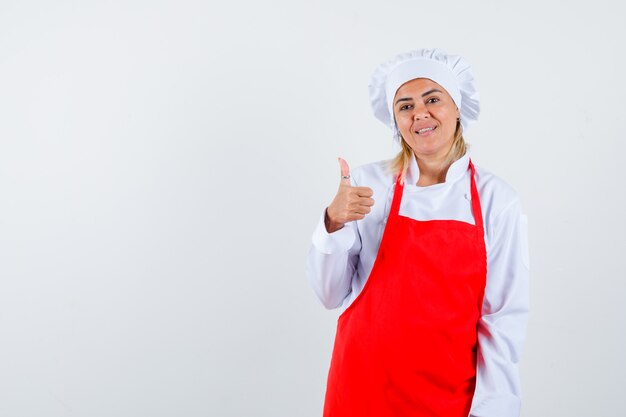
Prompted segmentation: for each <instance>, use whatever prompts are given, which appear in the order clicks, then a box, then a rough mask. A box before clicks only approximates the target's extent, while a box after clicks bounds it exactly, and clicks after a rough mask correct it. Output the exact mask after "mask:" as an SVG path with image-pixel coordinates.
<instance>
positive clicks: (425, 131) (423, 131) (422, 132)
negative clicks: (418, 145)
mask: <svg viewBox="0 0 626 417" xmlns="http://www.w3.org/2000/svg"><path fill="white" fill-rule="evenodd" d="M435 129H437V126H435V127H425V128H423V129H420V130H417V131H416V132H415V133H417V134H418V135H427V134H429V133H430V132H432V131H434V130H435Z"/></svg>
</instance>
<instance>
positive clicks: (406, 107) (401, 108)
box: [399, 104, 413, 111]
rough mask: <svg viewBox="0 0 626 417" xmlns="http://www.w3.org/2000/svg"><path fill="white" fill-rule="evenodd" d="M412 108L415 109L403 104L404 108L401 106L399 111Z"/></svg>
mask: <svg viewBox="0 0 626 417" xmlns="http://www.w3.org/2000/svg"><path fill="white" fill-rule="evenodd" d="M411 107H413V106H412V105H411V104H403V105H402V106H400V108H399V110H400V111H403V110H408V109H410V108H411Z"/></svg>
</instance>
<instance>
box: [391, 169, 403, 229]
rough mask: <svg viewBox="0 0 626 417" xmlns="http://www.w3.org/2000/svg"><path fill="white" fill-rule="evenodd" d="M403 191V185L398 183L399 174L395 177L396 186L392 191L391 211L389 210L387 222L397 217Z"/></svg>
mask: <svg viewBox="0 0 626 417" xmlns="http://www.w3.org/2000/svg"><path fill="white" fill-rule="evenodd" d="M403 191H404V183H403V182H401V181H400V174H398V176H397V177H396V185H395V187H394V189H393V200H392V202H391V210H389V220H390V219H392V218H395V217H397V216H398V213H399V212H400V201H401V200H402V192H403ZM389 220H387V221H389Z"/></svg>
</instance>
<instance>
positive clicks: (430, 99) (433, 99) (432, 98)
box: [427, 97, 439, 103]
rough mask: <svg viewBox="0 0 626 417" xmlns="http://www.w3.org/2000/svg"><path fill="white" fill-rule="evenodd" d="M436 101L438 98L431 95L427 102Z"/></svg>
mask: <svg viewBox="0 0 626 417" xmlns="http://www.w3.org/2000/svg"><path fill="white" fill-rule="evenodd" d="M438 101H439V99H438V98H437V97H431V98H429V99H428V101H427V103H436V102H438Z"/></svg>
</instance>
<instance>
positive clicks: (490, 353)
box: [307, 155, 529, 417]
mask: <svg viewBox="0 0 626 417" xmlns="http://www.w3.org/2000/svg"><path fill="white" fill-rule="evenodd" d="M468 163H469V155H465V156H464V157H462V158H461V159H459V160H457V161H456V162H454V163H453V164H452V165H451V166H450V168H449V169H448V173H447V175H446V180H445V182H444V183H441V184H435V185H431V186H427V187H418V186H416V185H415V184H416V183H417V180H418V178H419V168H418V165H417V162H416V160H415V159H413V161H412V164H411V165H410V167H409V169H408V171H407V177H406V183H405V186H404V193H403V196H402V202H401V204H400V214H401V215H403V216H407V217H411V218H413V219H416V220H433V219H440V220H461V221H465V222H468V223H472V224H473V223H474V219H473V214H472V207H471V201H470V199H471V191H470V175H471V174H470V170H469V169H468ZM474 165H475V167H476V185H477V188H478V193H479V195H480V203H481V208H482V214H483V220H484V225H485V243H486V247H487V283H486V288H485V295H484V301H483V308H482V317H481V319H480V321H479V323H478V358H477V359H478V361H477V375H476V390H475V393H474V399H473V402H472V407H471V411H470V417H518V416H519V413H520V407H521V387H520V380H519V372H518V362H519V358H520V354H521V352H522V346H523V342H524V339H525V336H526V327H527V322H528V307H529V269H528V238H527V228H528V227H527V220H526V216H525V215H524V214H523V213H522V209H521V205H520V200H519V197H518V195H517V193H516V192H515V190H514V189H512V188H511V187H510V186H509V185H508V184H507V183H505V182H504V181H503V180H502V179H500V178H498V177H497V176H495V175H493V174H492V173H490V172H488V171H486V170H483V169H481V168H480V167H478V166H476V164H474ZM350 177H351V183H352V185H354V186H364V187H370V188H371V189H372V190H373V191H374V196H373V198H374V201H375V203H374V206H373V207H372V211H371V212H370V213H369V214H367V215H366V216H365V218H364V219H363V220H357V221H354V222H350V223H347V224H346V225H345V226H344V227H343V228H342V229H340V230H338V231H336V232H334V233H330V234H329V233H328V232H327V231H326V227H325V225H324V213H321V215H320V219H319V222H318V225H317V228H316V229H315V231H314V233H313V244H312V246H311V249H310V251H309V255H308V261H307V277H308V279H309V282H310V284H311V286H312V287H313V290H314V291H315V293H316V294H317V297H318V298H319V300H320V301H321V303H322V304H323V305H324V306H325V307H326V308H329V309H332V308H340V311H343V310H345V309H346V307H348V306H349V305H350V303H352V301H353V300H354V299H355V298H356V297H357V296H358V294H359V293H360V291H361V289H362V288H363V285H364V284H365V281H366V280H367V278H368V276H369V275H370V271H371V270H372V266H373V264H374V260H375V259H376V255H377V252H378V247H379V245H380V240H381V238H382V233H383V231H384V228H385V224H386V221H387V217H388V215H389V209H390V207H391V199H392V196H393V188H394V187H393V186H394V176H393V175H392V174H390V173H388V172H387V171H386V170H385V161H380V162H375V163H371V164H368V165H364V166H362V167H358V168H356V169H354V170H352V171H351V173H350Z"/></svg>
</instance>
